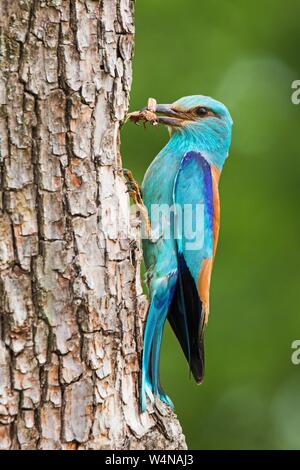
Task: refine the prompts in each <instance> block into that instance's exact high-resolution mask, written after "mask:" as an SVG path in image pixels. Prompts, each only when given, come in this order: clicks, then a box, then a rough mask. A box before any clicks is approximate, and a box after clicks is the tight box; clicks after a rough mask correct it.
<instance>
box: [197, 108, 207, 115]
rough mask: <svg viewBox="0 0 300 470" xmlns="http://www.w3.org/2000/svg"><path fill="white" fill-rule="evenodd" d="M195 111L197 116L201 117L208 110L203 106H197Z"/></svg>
mask: <svg viewBox="0 0 300 470" xmlns="http://www.w3.org/2000/svg"><path fill="white" fill-rule="evenodd" d="M196 113H197V114H198V116H200V117H203V116H206V115H207V113H208V110H207V109H206V108H204V107H203V106H199V108H197V109H196Z"/></svg>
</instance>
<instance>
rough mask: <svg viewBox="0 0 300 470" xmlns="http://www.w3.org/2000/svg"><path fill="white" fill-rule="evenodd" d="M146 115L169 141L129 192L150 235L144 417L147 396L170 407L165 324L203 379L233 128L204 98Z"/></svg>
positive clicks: (187, 99) (189, 98)
mask: <svg viewBox="0 0 300 470" xmlns="http://www.w3.org/2000/svg"><path fill="white" fill-rule="evenodd" d="M145 109H147V108H145ZM150 111H153V112H154V113H155V118H156V123H160V124H165V125H166V126H167V127H168V129H169V135H170V139H169V141H168V143H167V145H166V146H165V147H164V148H163V149H162V150H161V151H160V152H159V154H158V155H157V156H156V158H155V159H154V160H153V161H152V163H151V165H150V166H149V168H148V170H147V171H146V174H145V176H144V180H143V183H142V186H141V192H140V191H139V188H137V186H135V189H137V191H138V202H140V204H142V203H143V204H144V206H143V207H144V208H145V209H146V211H147V216H148V220H149V227H150V228H151V233H150V236H149V237H147V238H145V239H144V240H143V252H144V261H145V265H146V269H147V282H148V287H149V294H150V306H149V310H148V315H147V320H146V326H145V332H144V347H143V357H142V375H141V399H140V400H141V409H142V411H145V409H146V397H148V398H149V399H150V400H151V401H152V402H153V401H154V399H155V398H156V397H158V398H160V399H161V400H162V401H163V402H165V403H166V404H168V405H170V406H172V402H171V400H170V398H169V397H168V396H167V395H166V394H165V392H164V391H163V389H162V387H161V384H160V377H159V356H160V348H161V341H162V335H163V329H164V325H165V321H166V319H168V321H169V323H170V325H171V327H172V329H173V331H174V333H175V335H176V337H177V339H178V341H179V343H180V345H181V348H182V350H183V352H184V355H185V357H186V360H187V362H188V364H189V368H190V370H191V372H192V374H193V376H194V378H195V380H196V382H197V383H201V382H202V380H203V376H204V328H205V325H206V323H207V320H208V316H209V290H210V281H211V273H212V267H213V262H214V257H215V254H216V248H217V243H218V236H219V227H220V200H219V189H218V185H219V178H220V174H221V171H222V168H223V165H224V162H225V160H226V158H227V156H228V152H229V146H230V142H231V128H232V119H231V116H230V114H229V112H228V110H227V108H226V107H225V106H224V105H223V104H222V103H220V102H219V101H216V100H214V99H212V98H210V97H207V96H201V95H195V96H187V97H184V98H181V99H179V100H178V101H175V102H174V103H173V104H159V105H156V103H155V104H154V109H151V110H150ZM127 176H128V175H127Z"/></svg>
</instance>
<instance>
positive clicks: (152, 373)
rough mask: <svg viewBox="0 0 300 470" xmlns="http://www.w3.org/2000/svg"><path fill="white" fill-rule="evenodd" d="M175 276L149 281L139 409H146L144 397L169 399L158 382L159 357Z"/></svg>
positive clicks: (167, 400) (166, 400)
mask: <svg viewBox="0 0 300 470" xmlns="http://www.w3.org/2000/svg"><path fill="white" fill-rule="evenodd" d="M175 284H176V278H175V275H174V273H172V274H171V275H169V276H167V277H163V278H159V279H156V280H154V281H152V282H151V293H152V295H151V304H150V307H149V311H148V316H147V321H146V328H145V333H144V348H143V359H142V384H141V409H142V411H145V410H146V397H147V396H148V398H150V400H151V402H153V401H154V397H155V396H158V397H159V398H160V399H162V400H163V401H165V402H166V403H167V404H168V405H172V402H171V401H170V399H169V398H168V397H167V396H166V395H165V394H164V392H163V390H162V389H161V386H160V382H159V357H160V348H161V340H162V334H163V329H164V324H165V321H166V318H167V315H168V310H169V306H170V304H171V301H172V298H173V295H174V288H175Z"/></svg>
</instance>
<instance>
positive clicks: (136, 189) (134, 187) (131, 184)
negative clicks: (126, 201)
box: [123, 168, 151, 238]
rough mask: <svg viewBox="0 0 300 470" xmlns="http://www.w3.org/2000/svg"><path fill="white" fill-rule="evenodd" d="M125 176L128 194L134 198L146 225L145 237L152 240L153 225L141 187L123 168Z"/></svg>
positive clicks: (130, 173) (128, 171)
mask: <svg viewBox="0 0 300 470" xmlns="http://www.w3.org/2000/svg"><path fill="white" fill-rule="evenodd" d="M123 175H124V177H125V180H126V186H127V190H128V193H129V195H130V196H131V197H132V200H133V201H134V203H135V204H136V206H137V208H138V212H139V215H140V216H141V220H142V222H143V224H144V229H145V235H146V237H147V238H150V237H151V224H150V220H149V216H148V211H147V208H146V206H145V204H144V202H143V198H142V193H141V189H140V186H139V184H138V183H137V181H136V180H135V178H134V176H133V174H132V172H131V171H130V170H127V169H126V168H123Z"/></svg>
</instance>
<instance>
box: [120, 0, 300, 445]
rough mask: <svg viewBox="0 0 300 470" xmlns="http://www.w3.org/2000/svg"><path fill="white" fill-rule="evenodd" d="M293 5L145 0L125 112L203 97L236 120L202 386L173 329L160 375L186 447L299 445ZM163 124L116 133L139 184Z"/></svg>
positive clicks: (297, 73) (298, 138)
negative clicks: (193, 376) (150, 101)
mask: <svg viewBox="0 0 300 470" xmlns="http://www.w3.org/2000/svg"><path fill="white" fill-rule="evenodd" d="M299 17H300V1H292V0H289V1H285V2H283V1H282V0H268V1H267V0H262V1H256V2H249V1H241V0H231V1H230V0H209V2H208V1H204V0H186V1H183V0H151V1H146V0H144V1H143V0H139V1H138V2H137V5H136V49H135V58H134V80H133V86H132V93H131V110H132V111H133V110H136V109H139V108H141V107H142V106H144V105H145V104H146V102H147V99H148V97H149V96H151V97H155V98H156V99H157V101H158V102H163V103H168V102H172V101H175V100H176V99H177V98H179V97H181V96H186V95H190V94H205V95H210V96H213V97H214V98H216V99H219V100H221V101H222V102H224V103H225V104H226V105H227V106H228V108H229V110H230V111H231V114H232V116H233V120H234V128H233V142H232V147H231V151H230V158H229V159H228V160H227V162H226V164H225V167H224V170H223V173H222V178H221V184H220V192H221V234H220V241H219V247H218V253H217V257H216V262H215V267H214V272H213V278H212V288H211V313H210V321H209V324H208V327H207V330H206V377H205V380H204V383H203V385H201V386H197V385H196V384H195V383H194V382H193V381H192V379H191V378H190V377H189V372H188V368H187V366H186V363H185V360H184V358H183V354H182V353H181V350H180V347H179V344H178V343H177V341H176V340H175V338H174V336H173V334H172V332H171V331H170V329H169V326H168V327H167V328H166V332H165V335H164V345H163V351H162V367H161V369H162V371H161V372H162V373H161V375H162V383H163V385H164V388H165V390H166V392H167V393H168V394H169V395H170V396H171V398H172V400H173V401H174V403H175V410H176V412H177V414H178V416H179V418H180V421H181V423H182V426H183V430H184V432H185V434H186V437H187V442H188V445H189V447H190V448H191V449H263V448H270V449H287V448H298V449H299V448H300V365H298V366H296V365H293V364H292V362H291V354H292V349H291V344H292V342H293V340H295V339H300V321H299V296H300V284H299V277H300V276H299V265H300V263H299V262H300V254H299V250H298V247H299V225H300V219H299V196H300V184H299V182H300V152H299V150H300V105H299V106H295V105H293V104H292V102H291V94H292V89H291V83H292V82H293V81H294V80H296V79H300V70H299V68H300V60H299V56H300V28H299ZM167 139H168V134H167V131H166V129H164V128H151V127H149V128H148V129H147V130H146V131H144V129H143V127H142V126H141V127H136V126H134V125H133V124H131V123H128V124H126V126H124V128H123V130H122V154H123V160H124V166H125V167H127V168H130V169H131V170H132V171H133V173H134V174H135V176H136V178H137V179H138V180H139V181H141V180H142V177H143V174H144V172H145V170H146V168H147V167H148V165H149V164H150V162H151V160H152V159H153V158H154V156H155V155H156V154H157V153H158V152H159V150H160V149H161V148H162V147H163V145H164V144H165V143H166V141H167Z"/></svg>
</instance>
